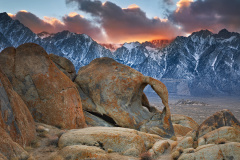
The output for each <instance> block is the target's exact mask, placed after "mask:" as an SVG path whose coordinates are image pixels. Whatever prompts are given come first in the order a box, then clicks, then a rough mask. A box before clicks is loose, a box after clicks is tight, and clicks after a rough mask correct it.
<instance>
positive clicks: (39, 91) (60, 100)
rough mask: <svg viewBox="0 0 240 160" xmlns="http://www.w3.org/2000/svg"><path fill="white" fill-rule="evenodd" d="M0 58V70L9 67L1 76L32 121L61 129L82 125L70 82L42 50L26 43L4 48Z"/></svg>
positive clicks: (83, 120) (76, 100) (78, 106)
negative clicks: (26, 110) (24, 106)
mask: <svg viewBox="0 0 240 160" xmlns="http://www.w3.org/2000/svg"><path fill="white" fill-rule="evenodd" d="M2 57H4V58H5V61H0V62H1V64H0V67H1V68H2V66H5V67H6V66H7V67H8V68H9V70H6V72H5V74H6V75H7V76H8V77H9V79H10V81H11V83H12V85H13V88H14V90H15V91H16V92H17V93H18V94H19V95H20V96H21V97H22V99H23V100H24V102H25V103H26V105H27V106H28V108H29V110H30V112H31V113H32V115H33V117H34V119H35V120H36V121H38V122H43V123H46V124H51V125H55V126H60V127H63V128H82V127H84V126H85V125H86V124H85V119H84V115H83V112H82V105H81V98H80V96H79V93H78V91H77V89H76V87H75V85H74V83H73V82H72V81H71V80H70V79H69V78H68V77H67V76H66V75H65V74H64V73H63V72H61V71H60V70H59V69H58V68H57V67H56V66H55V65H54V63H53V62H52V61H51V60H50V58H49V56H48V55H47V53H46V52H45V50H44V49H43V48H42V47H40V46H39V45H36V44H33V43H26V44H23V45H21V46H19V47H18V48H17V49H16V50H15V49H12V48H10V49H5V50H4V51H2V52H1V54H0V59H1V58H2ZM8 60H9V61H8ZM10 60H11V61H10ZM12 64H14V65H12ZM5 67H3V68H2V69H3V72H4V71H5V70H4V68H5Z"/></svg>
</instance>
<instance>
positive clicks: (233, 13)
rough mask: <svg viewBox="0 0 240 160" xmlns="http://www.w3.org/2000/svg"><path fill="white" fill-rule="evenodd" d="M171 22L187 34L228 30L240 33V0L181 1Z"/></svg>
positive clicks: (170, 17)
mask: <svg viewBox="0 0 240 160" xmlns="http://www.w3.org/2000/svg"><path fill="white" fill-rule="evenodd" d="M177 5H178V8H177V9H176V10H175V11H174V12H172V13H171V14H170V15H169V17H168V18H169V20H171V21H172V22H174V23H175V24H178V25H179V26H181V27H182V28H183V30H184V31H186V32H189V33H190V32H193V31H197V30H200V29H209V30H211V31H213V32H218V31H219V30H221V29H223V28H226V29H228V30H232V31H240V18H239V15H240V9H239V6H240V1H239V0H231V1H229V0H204V1H203V0H196V1H191V0H180V1H179V2H178V3H177Z"/></svg>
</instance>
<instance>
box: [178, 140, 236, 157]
mask: <svg viewBox="0 0 240 160" xmlns="http://www.w3.org/2000/svg"><path fill="white" fill-rule="evenodd" d="M202 159H216V160H217V159H228V160H230V159H232V160H235V159H236V160H237V159H240V143H236V142H231V143H226V144H219V145H213V144H209V145H204V146H200V147H198V148H197V149H195V150H194V151H193V153H184V154H182V155H181V156H180V157H179V160H202Z"/></svg>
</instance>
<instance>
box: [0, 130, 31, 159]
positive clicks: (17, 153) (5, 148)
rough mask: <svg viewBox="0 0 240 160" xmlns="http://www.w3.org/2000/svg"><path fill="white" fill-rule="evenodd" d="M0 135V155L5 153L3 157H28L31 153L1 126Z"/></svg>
mask: <svg viewBox="0 0 240 160" xmlns="http://www.w3.org/2000/svg"><path fill="white" fill-rule="evenodd" d="M0 135H1V136H0V155H1V154H2V155H3V156H2V157H3V159H4V157H6V158H7V159H28V157H29V154H28V153H27V152H26V151H25V150H24V149H23V148H22V147H21V146H20V145H19V144H17V143H16V142H14V141H13V140H12V139H11V137H10V136H9V134H8V133H7V132H6V131H5V130H4V129H2V128H1V127H0ZM0 158H1V156H0Z"/></svg>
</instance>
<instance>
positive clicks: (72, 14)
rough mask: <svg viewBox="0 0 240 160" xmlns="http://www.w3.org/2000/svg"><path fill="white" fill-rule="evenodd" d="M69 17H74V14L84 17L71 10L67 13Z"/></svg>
mask: <svg viewBox="0 0 240 160" xmlns="http://www.w3.org/2000/svg"><path fill="white" fill-rule="evenodd" d="M68 16H69V17H75V16H80V17H81V18H84V16H82V15H80V14H78V13H77V12H71V13H69V14H68Z"/></svg>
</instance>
